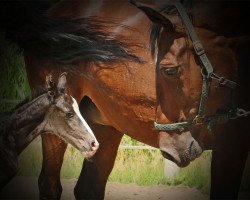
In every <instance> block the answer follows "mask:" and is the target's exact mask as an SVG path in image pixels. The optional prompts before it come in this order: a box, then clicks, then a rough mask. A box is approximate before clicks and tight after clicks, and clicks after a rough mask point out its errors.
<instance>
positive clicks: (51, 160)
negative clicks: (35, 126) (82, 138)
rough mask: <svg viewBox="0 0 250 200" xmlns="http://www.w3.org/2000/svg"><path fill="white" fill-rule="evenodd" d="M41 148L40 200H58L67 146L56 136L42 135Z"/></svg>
mask: <svg viewBox="0 0 250 200" xmlns="http://www.w3.org/2000/svg"><path fill="white" fill-rule="evenodd" d="M42 146H43V164H42V170H41V173H40V176H39V179H38V185H39V192H40V194H39V196H40V199H60V197H61V193H62V186H61V182H60V171H61V167H62V162H63V156H64V153H65V150H66V148H67V144H66V143H64V142H63V141H62V140H61V139H59V138H58V136H56V135H52V134H44V135H42Z"/></svg>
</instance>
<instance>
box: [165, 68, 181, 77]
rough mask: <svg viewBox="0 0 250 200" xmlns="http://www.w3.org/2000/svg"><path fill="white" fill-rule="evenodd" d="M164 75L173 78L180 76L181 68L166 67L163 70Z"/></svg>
mask: <svg viewBox="0 0 250 200" xmlns="http://www.w3.org/2000/svg"><path fill="white" fill-rule="evenodd" d="M162 70H163V73H164V75H167V76H173V75H176V74H178V72H179V67H164V68H162Z"/></svg>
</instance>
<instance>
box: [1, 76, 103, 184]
mask: <svg viewBox="0 0 250 200" xmlns="http://www.w3.org/2000/svg"><path fill="white" fill-rule="evenodd" d="M65 84H66V73H62V74H61V75H60V77H59V80H58V85H57V86H56V85H55V84H54V83H53V82H52V77H51V76H47V77H46V90H45V91H44V92H43V93H42V94H41V95H39V96H38V97H36V98H34V99H32V100H30V101H29V102H26V103H24V102H23V103H21V104H19V105H18V106H17V107H16V108H15V109H14V110H13V111H12V112H11V113H9V114H6V115H4V116H3V117H1V118H0V125H1V127H0V160H1V162H0V188H2V187H3V186H4V185H5V184H6V183H7V182H8V181H9V180H10V179H11V178H12V177H13V176H14V175H16V173H17V171H18V155H19V154H20V153H21V152H22V151H23V150H24V149H25V148H26V146H27V145H29V144H30V143H31V142H32V140H34V139H35V138H36V137H37V136H38V135H40V134H44V133H52V134H55V135H57V136H59V137H60V138H61V139H63V140H64V141H65V142H66V143H70V144H72V145H73V146H74V147H76V148H77V149H78V150H80V151H82V152H84V153H85V156H86V157H91V156H93V155H94V153H95V152H96V150H97V149H98V146H99V144H98V142H97V140H96V138H95V136H94V134H93V132H92V130H91V129H90V127H89V126H88V124H87V123H86V121H85V120H84V119H83V117H82V116H81V114H80V112H79V108H78V104H77V102H76V100H75V99H74V98H73V97H72V96H70V95H68V94H66V93H65Z"/></svg>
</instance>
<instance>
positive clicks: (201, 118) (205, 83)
mask: <svg viewBox="0 0 250 200" xmlns="http://www.w3.org/2000/svg"><path fill="white" fill-rule="evenodd" d="M172 5H174V6H175V7H176V9H177V11H178V12H179V14H180V17H181V20H182V22H183V23H184V25H185V26H186V29H187V31H188V34H189V36H190V39H191V41H192V43H193V47H194V51H195V54H196V55H197V57H198V59H199V62H200V67H201V75H202V90H201V98H200V105H199V110H198V113H197V115H196V117H195V118H194V119H193V120H191V121H184V122H178V123H172V124H160V123H157V121H156V119H155V122H154V126H155V128H156V129H157V130H161V131H172V130H177V129H183V128H187V127H190V126H193V125H201V124H206V125H207V128H208V130H209V131H210V132H211V131H212V127H213V126H214V125H215V124H223V123H226V122H228V120H229V119H237V118H239V117H247V116H249V115H250V111H245V110H243V109H240V108H237V107H236V106H235V103H234V102H233V100H232V109H231V110H229V111H228V112H227V113H225V114H215V115H212V116H206V115H205V113H206V104H207V100H208V94H209V88H210V83H211V81H212V79H214V80H216V81H218V82H219V84H221V85H224V86H226V87H228V88H229V89H231V90H232V93H234V90H235V88H236V86H237V84H236V83H235V82H234V81H231V80H229V79H226V78H225V77H221V76H218V75H217V74H215V73H214V72H213V71H214V70H213V66H212V64H211V62H210V61H209V59H208V57H207V55H206V53H205V50H204V48H203V46H202V44H201V42H200V40H199V38H198V36H197V34H196V32H195V30H194V27H193V25H192V22H191V21H190V19H189V17H188V15H187V13H186V11H185V9H184V7H183V6H182V5H181V3H179V2H174V3H172ZM156 109H157V108H156Z"/></svg>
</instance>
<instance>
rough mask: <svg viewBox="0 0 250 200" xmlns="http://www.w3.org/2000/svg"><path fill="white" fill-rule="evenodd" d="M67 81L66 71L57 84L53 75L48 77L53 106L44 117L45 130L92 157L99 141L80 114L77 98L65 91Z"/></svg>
mask: <svg viewBox="0 0 250 200" xmlns="http://www.w3.org/2000/svg"><path fill="white" fill-rule="evenodd" d="M66 83H67V81H66V73H62V74H61V75H60V77H59V79H58V84H57V86H56V85H55V84H54V82H53V81H52V77H51V75H49V76H47V77H46V88H47V94H48V98H49V99H50V101H51V106H50V107H49V109H48V111H47V113H46V115H45V118H44V122H45V124H46V125H45V127H44V131H46V132H49V133H54V134H56V135H58V136H59V137H60V138H62V139H63V140H64V141H65V142H67V143H70V144H72V145H73V146H74V147H76V148H77V149H78V150H80V151H82V152H84V153H85V156H86V157H91V156H93V155H94V153H95V152H96V150H97V149H98V147H99V143H98V142H97V140H96V138H95V136H94V133H93V132H92V130H91V129H90V127H89V125H88V124H87V122H86V121H85V120H84V118H83V117H82V115H81V114H80V111H79V107H78V104H77V102H76V100H75V99H74V98H73V97H72V96H70V95H69V94H67V93H66V92H65V86H66Z"/></svg>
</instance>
